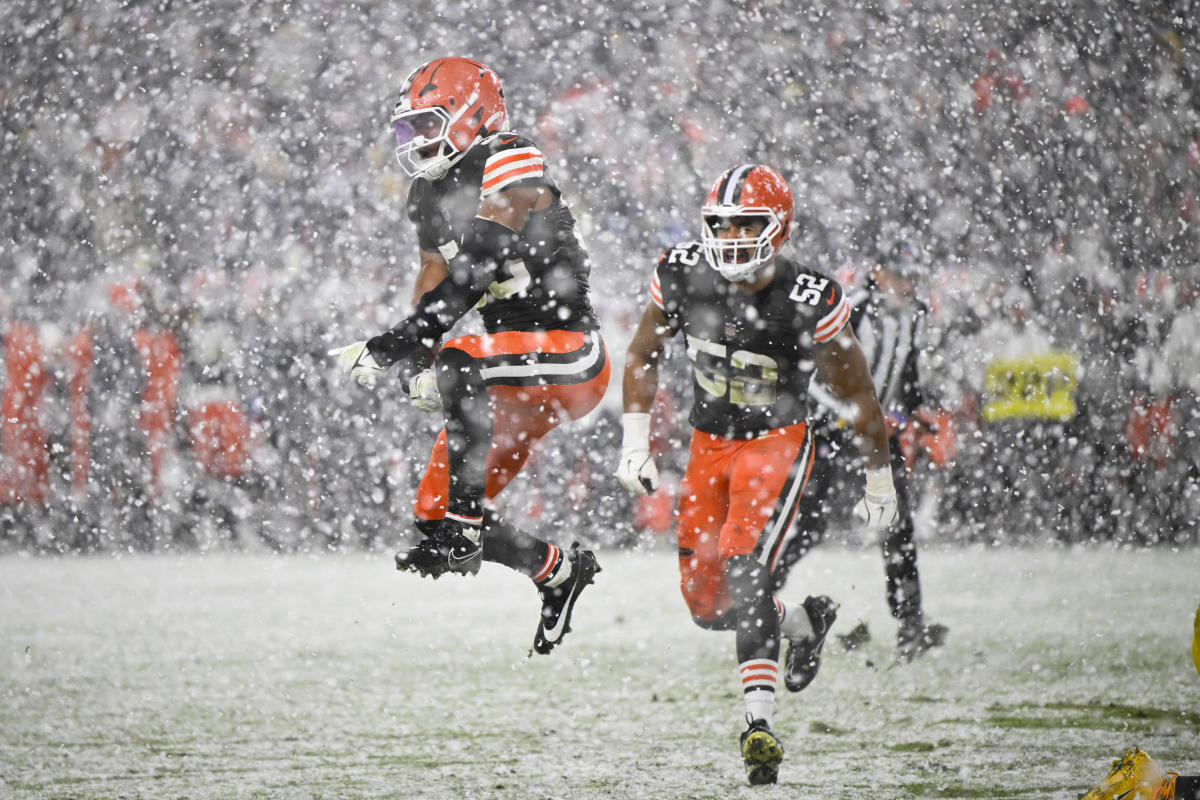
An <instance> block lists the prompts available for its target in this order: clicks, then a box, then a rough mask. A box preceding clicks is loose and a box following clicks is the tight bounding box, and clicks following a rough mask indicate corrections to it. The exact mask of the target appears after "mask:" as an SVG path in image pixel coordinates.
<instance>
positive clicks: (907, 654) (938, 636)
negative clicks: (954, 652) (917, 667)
mask: <svg viewBox="0 0 1200 800" xmlns="http://www.w3.org/2000/svg"><path fill="white" fill-rule="evenodd" d="M949 633H950V629H949V628H947V627H946V626H945V625H942V624H941V623H938V622H934V623H933V624H931V625H926V624H924V622H922V621H921V620H915V621H912V622H907V621H906V622H901V623H900V632H899V633H898V634H897V635H896V654H897V655H898V656H900V658H902V659H904V660H905V661H912V660H913V659H914V658H917V657H918V656H922V655H924V654H925V653H926V652H928V651H929V650H931V649H932V648H934V647H941V646H942V645H943V644H945V643H946V635H947V634H949Z"/></svg>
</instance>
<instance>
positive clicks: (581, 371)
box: [485, 331, 610, 654]
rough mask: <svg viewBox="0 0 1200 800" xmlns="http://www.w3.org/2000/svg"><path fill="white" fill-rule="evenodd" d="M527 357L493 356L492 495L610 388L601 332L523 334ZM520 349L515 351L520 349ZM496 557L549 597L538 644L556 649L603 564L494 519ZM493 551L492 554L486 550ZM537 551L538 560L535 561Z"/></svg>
mask: <svg viewBox="0 0 1200 800" xmlns="http://www.w3.org/2000/svg"><path fill="white" fill-rule="evenodd" d="M519 336H520V337H521V340H522V341H519V342H514V345H519V346H520V347H521V348H523V350H522V352H524V353H525V355H524V357H523V358H521V359H520V360H519V361H514V360H513V359H511V358H510V359H509V360H508V361H506V362H503V363H498V362H496V361H492V362H491V364H492V365H493V366H492V369H494V370H495V372H494V377H493V378H491V379H490V383H489V392H490V393H491V396H492V399H493V402H494V404H495V408H496V419H497V427H496V434H495V437H494V444H493V453H494V459H492V460H490V461H489V470H488V482H489V488H488V492H489V494H488V497H493V496H494V494H492V493H491V492H492V491H493V489H494V490H495V492H497V493H498V492H499V491H500V490H502V489H503V487H504V486H507V485H508V482H509V481H511V480H512V478H513V477H514V476H515V475H516V473H517V472H518V471H519V470H520V469H521V467H522V466H523V465H524V464H525V462H526V460H528V457H529V452H530V450H531V448H532V447H533V445H534V444H535V443H536V442H537V441H538V440H540V439H541V438H542V437H543V436H545V435H546V434H547V433H549V432H550V431H551V430H552V429H553V428H555V427H556V426H558V425H559V424H561V423H562V422H565V421H568V420H575V419H579V418H580V417H582V416H584V415H586V414H588V413H589V412H591V411H592V410H593V409H595V408H596V406H598V405H599V404H600V401H601V399H603V397H604V393H605V391H606V390H607V388H608V380H609V375H610V366H609V360H608V351H607V348H606V347H605V345H604V341H603V340H602V339H601V338H600V335H599V334H598V333H581V332H575V331H550V332H547V333H539V334H519ZM514 349H515V348H514ZM488 527H489V529H494V532H489V534H488V536H487V537H486V541H487V542H488V545H487V547H488V551H490V552H491V553H492V555H491V558H492V559H493V560H496V561H498V562H500V563H503V564H506V565H507V566H509V567H511V568H513V569H516V570H518V571H521V572H524V573H525V574H527V575H529V576H530V578H532V580H533V582H534V584H535V585H536V586H537V589H538V594H539V596H540V597H541V601H542V606H541V613H540V615H539V617H538V626H537V631H536V633H535V634H534V640H533V649H534V651H536V652H538V653H542V654H548V653H550V652H551V650H553V649H554V647H555V646H556V645H557V644H558V643H559V642H561V641H562V638H563V637H564V636H565V635H566V634H567V633H568V632H570V630H571V615H572V613H573V611H574V608H575V604H576V602H577V601H578V600H579V596H580V594H581V593H582V592H583V590H584V589H585V588H586V587H588V586H590V585H591V584H592V581H593V579H594V577H595V575H596V573H598V572H600V571H601V570H600V565H599V563H598V562H597V559H596V555H595V553H593V552H592V551H591V550H584V549H581V548H580V546H579V543H578V542H575V543H574V544H573V545H572V547H571V549H570V550H562V549H560V548H559V547H558V546H557V545H554V544H552V543H549V542H542V541H541V540H538V539H536V538H535V537H532V536H530V535H529V534H525V533H522V532H519V531H516V530H515V529H513V528H512V527H511V526H508V525H505V524H504V523H503V522H502V521H500V520H499V519H498V517H497V518H496V521H495V522H489V523H488ZM485 552H486V551H485ZM531 556H532V560H530V558H531Z"/></svg>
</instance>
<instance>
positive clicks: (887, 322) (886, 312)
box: [808, 284, 929, 420]
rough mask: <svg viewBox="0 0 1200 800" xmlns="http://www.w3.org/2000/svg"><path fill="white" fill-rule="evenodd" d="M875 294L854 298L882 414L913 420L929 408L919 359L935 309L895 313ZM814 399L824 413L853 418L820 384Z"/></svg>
mask: <svg viewBox="0 0 1200 800" xmlns="http://www.w3.org/2000/svg"><path fill="white" fill-rule="evenodd" d="M873 288H874V286H873V284H872V285H871V286H868V287H867V288H859V289H856V290H854V291H853V292H850V294H849V296H848V298H847V299H848V301H849V303H850V305H851V306H852V307H853V311H852V312H851V315H850V326H851V327H852V328H853V330H854V335H855V336H856V337H857V338H858V341H859V344H861V345H862V350H863V355H864V356H866V359H867V367H868V368H869V369H870V370H871V380H872V382H873V383H874V384H875V394H876V396H877V397H878V398H879V406H880V408H882V409H883V412H884V414H888V413H897V414H900V415H901V416H904V417H907V416H909V415H910V414H912V412H913V410H915V409H916V408H919V407H920V406H921V405H922V403H923V402H924V397H923V395H922V393H921V386H920V382H919V377H918V375H919V373H918V370H917V356H918V354H919V352H920V350H919V348H920V345H919V341H920V338H921V336H922V332H923V330H924V326H925V319H926V316H927V314H928V312H929V308H928V306H926V305H925V304H924V303H923V302H921V301H920V300H915V301H913V303H912V304H911V305H910V306H909V307H907V308H901V309H896V308H892V307H891V306H889V305H887V304H886V303H884V302H883V301H882V298H880V297H879V296H878V293H877V292H875V291H872V290H873ZM808 394H809V396H810V397H811V398H813V400H814V401H815V402H816V404H818V405H820V406H822V407H824V409H826V410H830V411H832V412H833V413H836V414H837V415H838V416H840V417H842V418H843V419H847V420H848V419H850V418H851V415H850V414H848V413H847V412H846V410H845V409H844V405H845V404H844V403H843V402H842V401H840V400H839V399H838V398H837V396H836V395H834V394H833V392H832V390H830V389H829V387H828V386H826V385H825V384H824V383H823V382H821V381H820V379H818V378H814V379H813V381H812V383H811V384H809V388H808Z"/></svg>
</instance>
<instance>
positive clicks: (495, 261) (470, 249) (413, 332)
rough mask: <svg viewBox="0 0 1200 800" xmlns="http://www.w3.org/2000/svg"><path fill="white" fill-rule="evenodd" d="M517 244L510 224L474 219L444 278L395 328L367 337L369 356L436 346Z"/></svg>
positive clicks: (382, 359)
mask: <svg viewBox="0 0 1200 800" xmlns="http://www.w3.org/2000/svg"><path fill="white" fill-rule="evenodd" d="M516 242H517V234H516V233H515V232H513V231H512V230H511V229H510V228H507V227H505V226H504V225H501V224H500V223H498V222H493V221H492V220H490V219H483V218H481V217H475V219H473V220H472V221H471V227H470V229H469V230H468V231H467V234H466V236H464V237H463V243H462V247H461V249H459V251H458V253H457V254H456V255H455V256H454V257H453V258H451V259H450V260H449V262H447V266H449V268H450V274H449V275H448V276H447V277H446V278H445V280H443V281H442V282H441V283H439V284H438V285H437V286H435V287H433V288H432V289H430V290H429V291H428V292H426V293H425V294H423V295H421V299H420V300H418V301H417V307H416V308H415V309H413V312H412V313H411V314H409V315H408V316H407V317H406V318H404V319H403V320H401V321H400V322H399V323H398V324H397V325H396V326H395V327H394V328H392V329H391V330H389V331H387V332H385V333H382V334H380V335H379V336H376V337H374V338H372V339H368V340H367V349H368V350H370V352H371V355H372V357H374V359H375V360H376V361H377V362H378V363H379V364H380V365H381V366H388V365H391V364H394V363H396V362H397V361H399V360H400V359H402V358H405V357H407V356H408V355H409V354H410V353H412V352H413V351H414V350H416V349H417V348H418V347H421V346H424V347H433V346H434V345H436V344H437V342H438V340H439V339H441V338H442V335H443V334H445V333H446V331H448V330H450V329H451V328H452V327H454V323H456V322H458V320H459V319H460V318H461V317H462V316H463V315H464V314H466V313H467V312H468V311H470V310H471V308H472V307H473V306H474V305H475V304H476V303H478V302H479V298H480V297H481V296H482V295H483V293H484V291H485V290H486V289H487V287H488V286H489V285H490V284H491V283H492V281H493V280H495V276H496V271H497V269H499V267H500V265H501V264H503V263H504V262H505V260H507V258H508V255H509V253H511V252H513V251H514V250H515V249H516Z"/></svg>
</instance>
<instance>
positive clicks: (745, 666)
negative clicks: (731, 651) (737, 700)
mask: <svg viewBox="0 0 1200 800" xmlns="http://www.w3.org/2000/svg"><path fill="white" fill-rule="evenodd" d="M738 673H739V675H740V676H741V679H742V692H743V696H744V697H745V698H746V713H747V714H749V715H750V718H751V719H765V720H766V721H767V724H768V725H770V724H771V712H772V711H773V710H774V708H775V687H776V685H778V683H779V662H778V661H773V660H771V659H769V658H756V659H753V660H751V661H743V662H742V663H741V664H739V665H738Z"/></svg>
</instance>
